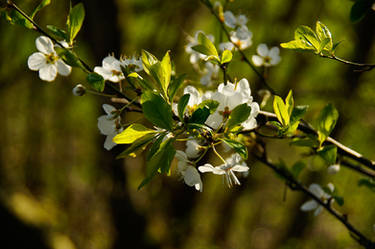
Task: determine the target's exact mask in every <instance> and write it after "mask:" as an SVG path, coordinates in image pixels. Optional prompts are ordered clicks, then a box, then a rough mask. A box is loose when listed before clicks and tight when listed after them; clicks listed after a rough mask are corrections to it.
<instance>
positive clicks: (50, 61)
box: [45, 53, 59, 64]
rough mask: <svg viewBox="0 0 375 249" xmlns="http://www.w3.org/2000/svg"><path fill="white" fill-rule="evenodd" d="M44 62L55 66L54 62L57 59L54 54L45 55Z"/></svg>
mask: <svg viewBox="0 0 375 249" xmlns="http://www.w3.org/2000/svg"><path fill="white" fill-rule="evenodd" d="M45 56H46V62H47V64H55V62H56V61H57V60H58V59H59V57H57V56H56V55H55V54H54V53H50V54H46V55H45Z"/></svg>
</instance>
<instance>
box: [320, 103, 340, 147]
mask: <svg viewBox="0 0 375 249" xmlns="http://www.w3.org/2000/svg"><path fill="white" fill-rule="evenodd" d="M338 118H339V113H338V111H337V110H336V109H335V107H333V105H332V104H328V105H327V106H325V107H324V108H323V110H322V111H321V112H320V114H319V117H318V119H317V122H318V124H317V130H318V139H319V142H320V145H321V144H322V143H323V142H324V141H325V140H326V138H327V137H328V136H329V135H330V134H331V132H332V130H333V128H335V125H336V122H337V119H338Z"/></svg>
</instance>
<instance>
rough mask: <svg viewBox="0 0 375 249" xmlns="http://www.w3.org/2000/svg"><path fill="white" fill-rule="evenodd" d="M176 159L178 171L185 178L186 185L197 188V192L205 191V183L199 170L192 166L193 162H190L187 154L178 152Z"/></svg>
mask: <svg viewBox="0 0 375 249" xmlns="http://www.w3.org/2000/svg"><path fill="white" fill-rule="evenodd" d="M176 158H177V160H178V163H177V170H178V172H179V173H180V174H181V175H182V177H183V178H184V182H185V184H186V185H188V186H190V187H193V186H194V187H195V189H196V190H198V191H200V192H202V191H203V183H202V180H201V176H200V174H199V172H198V170H197V169H196V168H195V167H194V166H192V165H193V164H192V162H190V161H189V159H188V157H187V155H186V153H185V152H183V151H180V150H177V151H176Z"/></svg>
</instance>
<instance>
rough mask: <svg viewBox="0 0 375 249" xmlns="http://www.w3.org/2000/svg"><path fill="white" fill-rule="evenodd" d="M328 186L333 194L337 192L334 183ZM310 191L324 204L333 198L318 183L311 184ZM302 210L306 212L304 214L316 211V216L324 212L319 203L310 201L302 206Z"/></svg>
mask: <svg viewBox="0 0 375 249" xmlns="http://www.w3.org/2000/svg"><path fill="white" fill-rule="evenodd" d="M327 186H328V188H329V189H330V190H331V191H332V192H333V191H334V190H335V187H334V186H333V184H332V183H329V184H328V185H327ZM309 190H310V192H312V193H313V194H314V195H315V196H316V197H318V198H319V199H321V200H322V201H323V202H324V203H326V202H327V201H328V199H329V198H331V196H330V195H329V194H328V193H326V192H325V191H324V190H323V189H322V187H320V185H319V184H316V183H313V184H311V185H310V186H309ZM301 210H302V211H304V212H308V211H312V210H315V211H314V215H315V216H317V215H318V214H320V212H321V211H322V210H323V207H322V206H321V205H320V204H319V203H318V202H317V201H315V200H309V201H307V202H305V203H304V204H302V206H301Z"/></svg>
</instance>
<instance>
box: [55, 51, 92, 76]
mask: <svg viewBox="0 0 375 249" xmlns="http://www.w3.org/2000/svg"><path fill="white" fill-rule="evenodd" d="M56 51H57V53H58V55H59V56H60V57H61V59H63V60H64V62H65V63H66V64H68V65H69V66H72V67H79V68H81V69H83V70H85V71H86V68H85V67H84V66H83V65H82V63H81V61H80V60H79V58H78V56H77V55H76V54H75V53H73V52H71V51H69V50H66V49H63V48H56Z"/></svg>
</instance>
